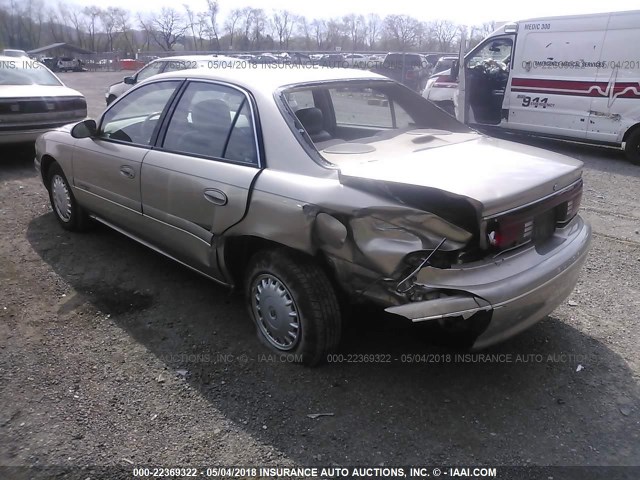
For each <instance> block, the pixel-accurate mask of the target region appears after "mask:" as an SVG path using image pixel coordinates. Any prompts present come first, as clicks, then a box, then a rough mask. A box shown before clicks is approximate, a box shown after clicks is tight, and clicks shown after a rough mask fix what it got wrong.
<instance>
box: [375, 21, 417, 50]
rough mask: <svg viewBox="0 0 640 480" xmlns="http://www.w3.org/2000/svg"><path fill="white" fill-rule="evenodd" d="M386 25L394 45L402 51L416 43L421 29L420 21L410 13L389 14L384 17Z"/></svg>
mask: <svg viewBox="0 0 640 480" xmlns="http://www.w3.org/2000/svg"><path fill="white" fill-rule="evenodd" d="M384 27H385V31H386V33H387V34H388V35H389V37H390V38H391V39H392V41H393V43H394V46H395V47H396V48H398V49H400V50H402V51H405V50H408V49H410V48H411V47H413V46H414V45H415V44H416V42H417V40H418V36H419V32H420V30H421V25H420V22H419V21H418V20H416V19H415V18H413V17H410V16H408V15H389V16H388V17H386V18H385V19H384Z"/></svg>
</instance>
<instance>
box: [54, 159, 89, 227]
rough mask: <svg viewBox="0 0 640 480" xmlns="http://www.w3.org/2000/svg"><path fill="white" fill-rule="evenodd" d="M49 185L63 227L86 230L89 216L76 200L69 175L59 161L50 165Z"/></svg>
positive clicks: (56, 214)
mask: <svg viewBox="0 0 640 480" xmlns="http://www.w3.org/2000/svg"><path fill="white" fill-rule="evenodd" d="M47 187H48V190H49V200H50V201H51V207H52V208H53V213H54V215H55V216H56V219H57V220H58V223H60V225H62V228H64V229H66V230H70V231H81V230H85V229H86V228H87V227H88V225H89V217H88V216H87V214H86V212H85V211H84V209H83V208H82V207H81V206H80V205H78V202H76V199H75V197H74V196H73V192H72V191H71V187H70V186H69V182H68V181H67V177H65V175H64V172H63V171H62V168H61V167H60V165H59V164H57V163H53V164H52V165H51V167H49V172H48V175H47Z"/></svg>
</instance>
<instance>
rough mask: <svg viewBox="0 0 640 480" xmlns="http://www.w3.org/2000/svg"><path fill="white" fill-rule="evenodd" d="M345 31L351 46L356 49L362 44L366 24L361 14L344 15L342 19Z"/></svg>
mask: <svg viewBox="0 0 640 480" xmlns="http://www.w3.org/2000/svg"><path fill="white" fill-rule="evenodd" d="M342 21H343V27H344V30H345V33H347V34H348V35H349V38H350V40H351V48H352V49H353V50H358V49H359V47H360V46H364V43H365V38H366V32H367V24H366V23H365V20H364V17H363V16H362V15H356V14H355V13H352V14H349V15H346V16H344V17H343V19H342Z"/></svg>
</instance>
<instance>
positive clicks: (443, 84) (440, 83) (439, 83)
mask: <svg viewBox="0 0 640 480" xmlns="http://www.w3.org/2000/svg"><path fill="white" fill-rule="evenodd" d="M457 86H458V84H457V83H456V82H455V80H454V79H453V77H451V76H450V75H440V76H438V77H436V78H435V82H433V87H434V88H456V87H457Z"/></svg>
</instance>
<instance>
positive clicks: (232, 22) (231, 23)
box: [224, 8, 243, 49]
mask: <svg viewBox="0 0 640 480" xmlns="http://www.w3.org/2000/svg"><path fill="white" fill-rule="evenodd" d="M242 16H243V10H242V9H239V8H234V9H233V10H231V13H229V15H228V16H227V20H226V21H225V23H224V28H225V31H226V32H227V35H229V48H230V49H233V40H234V38H235V36H236V32H237V29H238V26H239V25H240V21H241V20H242Z"/></svg>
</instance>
